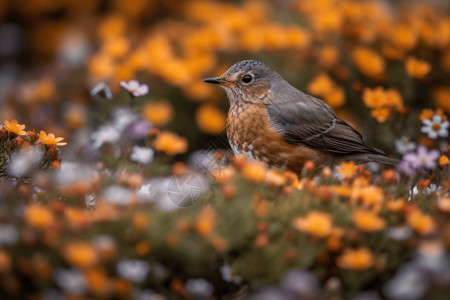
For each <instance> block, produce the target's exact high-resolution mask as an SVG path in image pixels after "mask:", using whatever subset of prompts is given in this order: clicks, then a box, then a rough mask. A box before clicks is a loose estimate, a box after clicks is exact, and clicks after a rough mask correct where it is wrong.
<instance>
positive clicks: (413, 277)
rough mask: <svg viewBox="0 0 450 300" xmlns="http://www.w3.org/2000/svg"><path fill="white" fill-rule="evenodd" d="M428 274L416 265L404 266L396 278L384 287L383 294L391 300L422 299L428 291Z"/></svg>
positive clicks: (400, 268)
mask: <svg viewBox="0 0 450 300" xmlns="http://www.w3.org/2000/svg"><path fill="white" fill-rule="evenodd" d="M427 286H428V280H427V276H426V274H425V273H424V272H423V271H422V270H421V269H419V268H417V267H416V266H415V265H413V264H411V263H409V264H403V265H401V266H400V267H399V269H398V271H397V273H396V274H395V276H394V277H393V278H392V279H390V280H389V281H388V282H386V283H385V284H384V286H383V293H384V294H385V295H386V296H387V297H388V298H390V299H411V300H415V299H417V300H418V299H422V297H423V296H424V295H425V293H426V291H427Z"/></svg>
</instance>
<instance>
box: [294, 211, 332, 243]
mask: <svg viewBox="0 0 450 300" xmlns="http://www.w3.org/2000/svg"><path fill="white" fill-rule="evenodd" d="M294 227H295V228H296V229H298V230H300V231H303V232H306V233H308V234H310V235H312V236H315V237H318V238H325V237H326V236H328V235H329V234H330V233H331V231H332V229H333V224H332V220H331V217H330V215H329V214H326V213H323V212H320V211H316V210H313V211H310V212H309V213H308V214H307V215H306V216H305V217H299V218H296V219H295V220H294Z"/></svg>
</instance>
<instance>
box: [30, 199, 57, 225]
mask: <svg viewBox="0 0 450 300" xmlns="http://www.w3.org/2000/svg"><path fill="white" fill-rule="evenodd" d="M25 220H26V221H27V223H28V224H30V225H31V226H33V227H36V228H39V229H44V228H47V227H49V226H50V225H52V224H53V214H52V212H51V211H50V210H49V209H47V208H46V207H42V206H38V205H35V204H32V205H30V206H28V208H27V210H26V212H25Z"/></svg>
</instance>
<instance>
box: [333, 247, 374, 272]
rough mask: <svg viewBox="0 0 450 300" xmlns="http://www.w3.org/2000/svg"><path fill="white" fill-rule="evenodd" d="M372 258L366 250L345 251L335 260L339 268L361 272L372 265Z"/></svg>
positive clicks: (370, 253)
mask: <svg viewBox="0 0 450 300" xmlns="http://www.w3.org/2000/svg"><path fill="white" fill-rule="evenodd" d="M374 260H375V259H374V256H373V254H372V252H370V250H369V249H367V248H359V249H345V250H344V252H343V253H342V255H340V256H339V257H338V258H337V264H338V266H339V267H340V268H343V269H351V270H356V271H361V270H365V269H368V268H370V267H372V266H373V264H374Z"/></svg>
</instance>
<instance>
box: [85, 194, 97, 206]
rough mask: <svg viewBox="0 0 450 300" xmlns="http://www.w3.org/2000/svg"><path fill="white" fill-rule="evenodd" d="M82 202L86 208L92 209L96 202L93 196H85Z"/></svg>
mask: <svg viewBox="0 0 450 300" xmlns="http://www.w3.org/2000/svg"><path fill="white" fill-rule="evenodd" d="M84 201H85V203H86V207H87V208H91V207H94V206H95V203H96V202H97V201H96V199H95V195H94V194H86V196H85V197H84Z"/></svg>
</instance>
